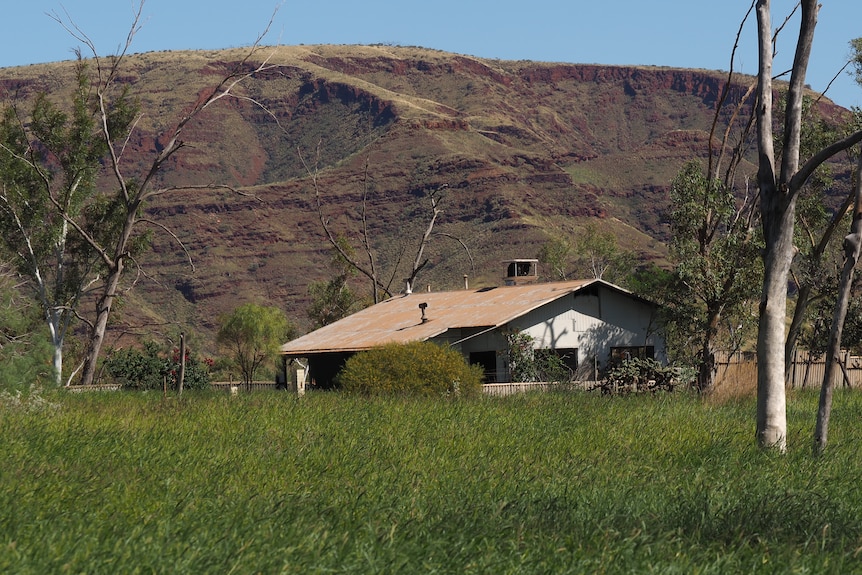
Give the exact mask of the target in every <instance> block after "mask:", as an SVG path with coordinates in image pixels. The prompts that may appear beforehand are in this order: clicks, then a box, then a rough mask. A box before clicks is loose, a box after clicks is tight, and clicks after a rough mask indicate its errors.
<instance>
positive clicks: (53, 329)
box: [0, 59, 137, 385]
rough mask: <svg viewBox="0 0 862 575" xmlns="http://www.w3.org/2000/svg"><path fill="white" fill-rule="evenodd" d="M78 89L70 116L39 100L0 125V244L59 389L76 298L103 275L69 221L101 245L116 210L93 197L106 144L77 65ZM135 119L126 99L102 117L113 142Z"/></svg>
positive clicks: (8, 114)
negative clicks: (22, 282) (49, 351)
mask: <svg viewBox="0 0 862 575" xmlns="http://www.w3.org/2000/svg"><path fill="white" fill-rule="evenodd" d="M75 81H76V83H75V89H74V91H73V94H72V98H71V106H70V109H69V110H68V111H65V110H63V109H61V108H60V107H59V106H58V105H57V104H55V103H53V102H52V101H51V100H50V99H49V98H48V96H47V95H45V94H39V95H38V96H37V97H36V99H35V102H34V103H33V105H32V108H31V109H30V111H29V112H25V111H22V110H20V109H19V108H18V107H17V106H16V105H14V104H12V105H9V106H8V107H7V108H6V109H5V111H4V113H3V117H2V119H0V229H2V240H0V241H2V246H3V248H4V249H5V251H6V253H7V254H8V257H9V258H10V259H11V261H12V262H13V263H14V265H15V267H16V269H17V271H18V273H19V274H20V275H21V276H22V277H24V278H27V280H28V281H27V285H28V286H29V287H30V288H31V291H32V292H33V294H34V296H35V299H36V301H38V303H39V305H40V306H41V310H42V315H43V317H44V320H45V323H46V325H47V327H48V332H49V334H50V338H51V346H52V348H53V361H52V366H53V370H54V378H55V382H56V383H57V384H58V385H59V384H60V383H61V381H62V377H63V348H64V344H65V341H66V336H67V334H68V333H69V328H70V326H71V325H72V323H73V320H74V319H75V318H76V314H77V311H78V307H79V303H80V301H81V298H82V296H84V295H85V293H86V290H87V289H88V288H89V287H91V286H92V285H93V284H95V283H96V282H97V281H98V279H99V274H100V273H103V272H104V269H105V268H104V266H103V265H101V262H100V260H99V258H98V254H97V253H96V252H95V251H94V250H93V249H92V247H91V246H90V245H89V244H88V243H87V242H84V241H82V238H81V237H80V235H78V234H77V233H75V232H74V231H73V228H72V226H70V221H69V220H75V221H77V222H78V225H79V226H80V227H81V229H82V230H86V233H88V234H89V235H90V236H91V237H93V238H98V239H100V240H101V241H104V240H105V239H107V236H109V235H110V233H111V232H112V231H114V230H113V228H112V225H111V222H112V221H116V220H115V211H116V208H117V206H116V205H115V204H113V205H112V204H111V202H110V201H109V200H108V199H107V198H106V197H105V196H104V195H102V194H100V193H99V192H98V191H97V186H96V178H97V176H98V173H99V167H100V161H101V159H102V158H103V157H104V154H105V152H106V144H105V140H104V139H103V138H101V137H100V134H99V127H98V124H99V121H100V120H99V118H98V116H97V114H96V113H95V111H94V109H93V107H92V102H91V101H90V88H91V85H90V81H89V76H88V67H87V64H86V63H85V62H84V61H82V60H80V59H79V60H78V62H77V64H76V69H75ZM136 112H137V110H136V107H135V104H134V102H133V101H132V100H131V99H130V98H129V97H128V96H127V94H125V93H123V94H120V96H119V97H118V98H117V99H115V100H114V102H113V105H112V106H111V108H110V110H109V111H108V112H107V114H106V116H105V122H106V129H108V130H109V131H110V133H111V135H112V137H116V134H117V133H124V132H125V131H126V130H127V129H128V127H129V125H130V123H131V121H132V118H133V117H134V115H135V114H136Z"/></svg>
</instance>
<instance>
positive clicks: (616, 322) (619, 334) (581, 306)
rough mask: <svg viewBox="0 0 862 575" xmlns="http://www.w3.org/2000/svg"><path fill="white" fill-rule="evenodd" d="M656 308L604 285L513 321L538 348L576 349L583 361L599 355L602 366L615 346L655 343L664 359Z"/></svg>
mask: <svg viewBox="0 0 862 575" xmlns="http://www.w3.org/2000/svg"><path fill="white" fill-rule="evenodd" d="M653 312H654V310H653V308H652V307H651V306H649V305H647V304H646V303H644V302H641V301H639V300H637V299H634V298H632V297H631V296H627V295H625V294H623V293H620V292H617V291H615V290H611V289H608V288H605V287H601V286H599V287H598V295H587V294H581V295H570V296H566V297H564V298H561V299H559V300H557V301H555V302H552V303H551V304H548V305H546V306H543V307H541V308H539V309H537V310H534V311H532V312H530V313H529V314H527V315H525V316H524V317H522V318H520V319H518V320H517V321H516V322H513V325H514V327H517V328H518V329H521V330H523V331H525V332H526V333H528V334H529V335H530V336H532V337H533V339H534V340H535V346H536V347H537V348H577V349H578V358H579V361H580V362H582V363H583V362H586V361H590V362H592V357H593V356H597V357H598V361H599V363H600V364H601V365H605V364H606V363H607V361H608V359H609V358H610V349H611V348H612V347H629V346H650V345H651V346H653V347H655V354H656V359H659V360H662V361H663V360H664V358H665V347H664V341H663V339H662V338H661V337H660V336H658V335H656V334H655V333H652V332H653V331H654V329H655V328H654V326H653V325H652V322H653Z"/></svg>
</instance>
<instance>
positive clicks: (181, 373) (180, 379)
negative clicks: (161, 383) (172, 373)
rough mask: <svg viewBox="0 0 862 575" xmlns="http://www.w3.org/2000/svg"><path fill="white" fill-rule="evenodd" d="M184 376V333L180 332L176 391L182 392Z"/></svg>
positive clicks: (180, 393)
mask: <svg viewBox="0 0 862 575" xmlns="http://www.w3.org/2000/svg"><path fill="white" fill-rule="evenodd" d="M185 378H186V335H185V334H184V333H181V334H180V371H179V373H178V374H177V391H178V394H179V395H182V394H183V380H184V379H185Z"/></svg>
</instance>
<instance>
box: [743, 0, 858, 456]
mask: <svg viewBox="0 0 862 575" xmlns="http://www.w3.org/2000/svg"><path fill="white" fill-rule="evenodd" d="M800 5H801V17H800V21H799V35H798V38H797V41H796V47H795V51H794V59H793V66H792V69H791V71H790V81H789V85H788V91H787V103H786V106H785V111H784V116H783V118H780V122H781V123H782V127H783V130H782V141H781V150H782V153H781V156H780V163H778V162H777V161H776V154H775V142H774V130H773V129H774V125H775V124H774V121H775V120H776V118H775V117H774V110H775V106H774V102H773V69H772V66H773V54H774V52H775V47H774V36H773V29H772V18H771V16H772V14H771V12H772V10H771V2H770V0H757V1H756V4H755V8H756V14H757V39H758V42H757V45H758V74H757V89H756V96H757V98H756V110H755V119H756V127H757V166H758V172H757V181H758V187H759V190H760V207H761V222H762V230H763V240H764V251H763V267H764V275H763V285H762V290H761V297H760V313H759V321H758V336H757V363H758V373H757V417H756V437H757V443H758V445H760V446H761V447H765V448H775V449H777V450H779V451H782V452H783V451H785V450H786V445H787V414H786V395H785V377H784V364H785V348H784V346H785V324H786V314H787V285H788V279H789V272H790V264H791V260H792V259H793V255H794V251H795V249H794V245H793V235H794V224H795V212H796V201H797V199H798V196H799V192H800V190H801V189H802V187H803V186H804V185H805V183H806V181H807V180H808V178H809V177H810V176H811V175H812V174H813V173H814V171H815V170H816V169H817V167H818V166H820V165H821V164H822V163H823V162H825V161H827V160H828V159H829V158H831V157H832V156H834V155H835V154H837V153H839V152H841V151H843V150H846V149H847V148H849V147H851V146H853V145H855V144H856V143H857V142H859V141H860V140H862V131H859V132H855V133H853V134H852V135H850V136H848V137H847V138H844V139H842V140H839V141H837V142H834V143H832V144H830V145H828V146H826V147H824V148H822V149H821V150H819V151H817V152H815V153H814V154H813V155H812V156H811V157H810V158H808V159H807V160H806V161H804V162H802V161H801V160H800V134H801V131H802V104H803V96H804V93H805V76H806V73H807V70H808V62H809V57H810V55H811V47H812V45H813V43H814V30H815V27H816V25H817V13H818V10H819V9H820V5H819V4H818V2H817V0H802V1H801V2H800Z"/></svg>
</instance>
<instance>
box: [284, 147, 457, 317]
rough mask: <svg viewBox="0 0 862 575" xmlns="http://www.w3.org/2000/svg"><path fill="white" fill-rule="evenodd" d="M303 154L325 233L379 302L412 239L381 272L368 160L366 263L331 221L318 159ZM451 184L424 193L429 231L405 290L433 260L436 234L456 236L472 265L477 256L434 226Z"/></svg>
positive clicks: (363, 228) (363, 224)
mask: <svg viewBox="0 0 862 575" xmlns="http://www.w3.org/2000/svg"><path fill="white" fill-rule="evenodd" d="M299 157H300V160H301V161H302V165H303V166H304V167H305V171H306V173H307V174H308V176H309V179H310V181H311V186H312V189H313V190H314V198H315V201H316V203H317V216H318V219H319V220H320V225H321V228H322V229H323V233H324V235H325V236H326V239H327V241H328V242H329V245H330V246H331V247H332V249H334V250H335V251H336V252H337V253H338V255H339V256H340V257H341V258H342V259H343V261H344V262H345V263H346V264H347V265H349V266H350V267H351V268H353V269H354V270H356V271H357V272H358V273H359V274H361V275H363V276H365V277H366V278H368V280H369V281H370V283H371V292H372V300H373V303H375V304H376V303H379V302H380V301H381V300H382V299H385V298H388V297H392V293H393V289H394V288H393V283H394V282H395V279H396V277H397V276H398V272H399V271H404V270H403V265H402V262H403V261H404V258H405V257H406V256H405V254H407V249H408V246H409V243H408V242H406V241H405V242H401V243H400V244H399V245H398V246H395V252H396V255H395V257H394V261H391V262H390V265H389V266H388V268H389V273H388V274H386V275H385V276H384V275H381V269H380V262H379V258H378V255H377V252H376V251H375V249H374V247H373V245H372V244H373V241H372V237H371V233H370V231H369V225H368V217H369V214H368V195H369V192H370V182H369V179H368V161H367V160H366V162H365V169H364V172H363V176H362V181H363V191H362V202H361V205H360V229H359V238H360V243H361V245H362V250H363V251H364V253H365V259H366V260H367V263H363V262H362V261H361V260H360V258H358V257H357V256H356V255H355V252H354V251H353V248H352V247H351V246H350V243H349V242H346V241H345V240H344V235H342V234H337V233H336V232H335V231H334V230H333V228H332V225H331V222H330V220H329V218H328V217H327V216H326V215H325V214H324V211H323V198H322V194H321V189H320V172H319V168H318V165H317V163H315V165H314V167H313V168H312V167H311V166H309V165H308V163H307V162H306V161H305V158H304V157H303V155H302V152H301V151H299ZM316 157H317V160H318V161H319V158H320V147H319V145H318V150H317V156H316ZM448 187H449V185H448V184H445V183H444V184H439V185H432V186H429V187H428V188H427V190H426V191H425V193H424V195H425V197H427V198H428V200H429V203H430V207H431V210H430V216H429V219H428V224H427V226H426V227H425V231H424V232H423V233H422V235H421V236H420V239H419V242H418V244H417V246H416V255H415V257H414V259H413V264H412V266H411V267H410V271H409V272H408V275H407V277H405V278H403V281H404V283H405V285H406V288H405V290H406V291H407V292H410V291H412V289H413V287H414V286H415V285H416V278H417V277H418V275H419V273H420V272H421V271H422V270H423V269H425V267H426V266H427V265H428V263H429V261H430V260H429V259H428V258H424V256H423V254H424V253H425V248H426V247H427V246H428V244H429V243H430V240H431V238H432V237H434V236H437V237H445V238H449V239H452V240H455V241H456V242H458V243H459V244H461V247H462V248H463V249H464V251H465V252H466V253H467V256H468V257H469V258H470V265H471V267H472V264H473V258H472V256H471V255H470V250H469V249H467V245H466V244H465V243H464V242H463V241H462V240H461V239H459V238H457V237H455V236H453V235H451V234H448V233H445V232H435V231H434V226H435V224H436V222H437V217H438V216H439V215H440V214H441V213H442V211H443V210H442V209H441V208H440V203H441V202H442V200H443V198H444V196H445V192H444V190H446V188H448Z"/></svg>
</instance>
